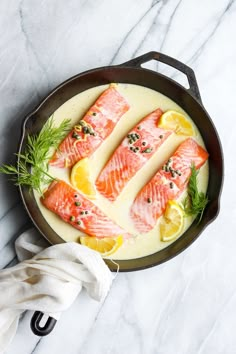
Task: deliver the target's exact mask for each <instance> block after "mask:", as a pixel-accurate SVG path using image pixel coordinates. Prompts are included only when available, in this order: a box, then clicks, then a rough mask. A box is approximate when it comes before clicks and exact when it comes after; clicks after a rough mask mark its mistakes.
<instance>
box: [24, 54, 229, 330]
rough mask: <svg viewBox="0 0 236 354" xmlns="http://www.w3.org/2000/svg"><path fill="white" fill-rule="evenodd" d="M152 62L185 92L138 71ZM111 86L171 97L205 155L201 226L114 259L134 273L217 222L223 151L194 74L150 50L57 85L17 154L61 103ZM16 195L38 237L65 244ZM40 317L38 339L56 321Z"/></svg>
mask: <svg viewBox="0 0 236 354" xmlns="http://www.w3.org/2000/svg"><path fill="white" fill-rule="evenodd" d="M153 59H154V60H156V61H159V62H162V63H165V64H167V65H170V66H172V67H174V68H175V69H177V70H179V71H181V72H183V73H184V74H185V75H186V76H187V79H188V83H189V89H185V88H184V87H183V86H181V85H180V84H178V83H177V82H175V81H174V80H172V79H170V78H168V77H166V76H164V75H162V74H160V73H157V72H154V71H152V70H148V69H144V68H142V67H141V64H143V63H146V62H148V61H151V60H153ZM111 82H118V83H132V84H137V85H141V86H145V87H149V88H151V89H153V90H156V91H158V92H161V93H162V94H164V95H166V96H168V97H169V98H171V99H172V100H173V101H175V102H176V103H177V104H178V105H179V106H181V107H182V108H183V109H184V110H185V111H186V112H187V113H188V114H189V116H190V117H191V118H192V119H193V121H194V122H195V124H196V125H197V127H198V129H199V131H200V133H201V135H202V137H203V139H204V142H205V145H206V149H207V151H208V152H209V154H210V157H209V185H208V190H207V194H208V197H209V200H210V202H209V204H208V206H207V208H206V210H205V212H204V215H203V218H202V220H201V223H200V224H197V223H196V222H194V223H193V224H192V225H191V227H190V228H189V229H188V230H187V231H186V232H185V233H184V234H183V235H182V236H181V237H180V238H179V239H177V240H176V241H175V242H174V243H172V244H171V245H169V246H168V247H166V248H165V249H163V250H161V251H159V252H156V253H154V254H152V255H149V256H145V257H142V258H138V259H132V260H122V261H116V262H117V263H119V266H120V271H134V270H139V269H144V268H148V267H153V266H155V265H158V264H160V263H162V262H165V261H167V260H169V259H171V258H172V257H174V256H176V255H178V254H179V253H180V252H181V251H183V250H184V249H185V248H187V247H188V246H189V245H190V244H191V243H192V242H193V241H195V240H196V238H197V237H198V236H199V235H200V234H201V232H202V231H203V230H204V229H205V227H206V226H207V225H208V224H209V223H210V222H212V221H213V220H214V219H215V218H216V216H217V215H218V212H219V199H220V194H221V188H222V183H223V153H222V148H221V144H220V140H219V137H218V134H217V132H216V129H215V127H214V125H213V123H212V120H211V118H210V117H209V115H208V114H207V112H206V110H205V109H204V107H203V105H202V101H201V97H200V93H199V89H198V85H197V81H196V78H195V74H194V72H193V70H192V69H191V68H189V67H188V66H186V65H185V64H183V63H181V62H179V61H178V60H176V59H174V58H171V57H169V56H167V55H164V54H162V53H158V52H149V53H147V54H144V55H142V56H140V57H137V58H135V59H132V60H130V61H128V62H126V63H123V64H121V65H116V66H108V67H102V68H97V69H92V70H89V71H86V72H84V73H82V74H79V75H76V76H74V77H72V78H71V79H69V80H67V81H65V82H64V83H62V84H61V85H60V86H58V87H57V88H56V89H55V90H54V91H52V92H51V93H50V94H49V95H48V96H47V97H46V98H45V99H44V100H43V101H42V102H41V103H40V104H39V106H38V107H37V108H36V109H35V110H34V111H33V112H31V114H30V115H29V116H28V117H27V118H26V119H25V121H24V124H23V133H22V139H21V142H20V148H19V152H21V151H23V150H24V147H25V144H26V137H27V135H28V134H32V133H33V134H35V133H37V132H39V131H40V130H41V128H42V127H43V125H44V123H45V122H46V120H47V119H48V117H50V116H51V115H52V113H53V112H54V111H55V110H56V109H57V108H58V107H60V106H61V105H62V104H63V103H64V102H66V101H67V100H69V99H70V98H71V97H73V96H75V95H76V94H78V93H80V92H82V91H84V90H87V89H89V88H92V87H95V86H99V85H103V84H108V83H111ZM20 193H21V197H22V200H23V203H24V206H25V208H26V210H27V212H28V214H29V216H30V217H31V219H32V221H33V223H34V224H35V226H36V227H37V228H38V230H39V231H40V232H41V234H42V235H43V236H44V237H45V238H46V239H47V240H48V241H49V242H50V243H52V244H56V243H62V242H64V241H63V239H62V238H61V237H59V236H58V235H57V234H56V233H55V232H54V231H53V229H52V228H51V227H50V226H49V225H48V224H47V222H46V221H45V219H44V217H43V216H42V214H41V212H40V210H39V208H38V206H37V203H36V201H35V199H34V196H33V194H32V193H30V192H29V190H28V189H27V188H25V187H20ZM106 263H107V265H108V266H109V268H110V269H111V270H112V271H114V270H116V269H115V267H114V264H113V263H111V262H110V261H109V260H106ZM42 316H43V314H42V313H41V312H35V314H34V315H33V317H32V321H31V328H32V330H33V332H34V333H35V334H37V335H40V336H43V335H47V334H48V333H50V332H51V330H52V329H53V327H54V325H55V323H56V320H54V319H53V318H51V317H49V319H48V321H47V322H46V324H45V325H44V326H43V327H40V320H41V318H42Z"/></svg>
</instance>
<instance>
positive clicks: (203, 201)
mask: <svg viewBox="0 0 236 354" xmlns="http://www.w3.org/2000/svg"><path fill="white" fill-rule="evenodd" d="M198 172H199V171H197V170H196V167H195V165H192V166H191V176H190V179H189V182H188V189H187V193H188V195H187V197H186V198H185V200H184V203H183V206H184V211H185V214H186V215H193V216H196V217H197V218H198V222H200V221H201V219H202V215H203V212H204V210H205V207H206V205H207V203H208V202H209V200H208V197H207V196H206V195H205V194H204V193H203V192H199V190H198V185H197V175H198Z"/></svg>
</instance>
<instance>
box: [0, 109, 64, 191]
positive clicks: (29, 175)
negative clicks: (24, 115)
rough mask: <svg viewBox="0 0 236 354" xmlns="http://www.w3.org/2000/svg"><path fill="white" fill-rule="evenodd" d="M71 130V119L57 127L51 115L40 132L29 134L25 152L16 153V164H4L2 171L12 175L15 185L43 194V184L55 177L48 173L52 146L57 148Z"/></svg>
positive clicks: (0, 168) (0, 170) (0, 169)
mask: <svg viewBox="0 0 236 354" xmlns="http://www.w3.org/2000/svg"><path fill="white" fill-rule="evenodd" d="M69 130H70V120H69V119H65V120H63V121H62V123H61V124H60V125H59V126H58V127H55V126H54V125H53V116H52V117H50V118H49V119H48V121H47V122H46V123H45V124H44V126H43V128H42V129H41V131H40V132H39V134H34V135H28V136H27V143H26V146H25V149H24V152H22V153H16V154H15V155H16V156H17V163H16V166H14V165H5V164H4V165H2V166H1V167H0V173H5V174H7V175H11V178H10V179H11V180H12V181H13V182H14V183H15V185H17V186H23V185H24V186H28V187H29V188H30V189H31V190H32V189H35V190H36V191H37V192H38V193H39V194H40V195H42V194H43V192H42V186H45V185H48V184H49V183H51V182H52V181H53V180H54V179H55V178H54V177H53V176H51V175H50V174H48V161H49V159H50V158H51V155H52V152H51V151H52V150H51V148H57V146H58V145H59V143H60V142H61V140H62V139H63V138H64V137H65V135H66V134H67V133H68V131H69Z"/></svg>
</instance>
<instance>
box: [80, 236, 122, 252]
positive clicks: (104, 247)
mask: <svg viewBox="0 0 236 354" xmlns="http://www.w3.org/2000/svg"><path fill="white" fill-rule="evenodd" d="M80 243H81V245H84V246H87V247H89V248H91V249H93V250H95V251H97V252H99V253H101V256H102V257H107V256H110V255H111V254H112V253H114V252H115V251H117V250H118V248H119V247H120V246H121V245H122V244H123V237H122V236H121V235H120V236H117V237H103V238H97V237H93V236H81V237H80Z"/></svg>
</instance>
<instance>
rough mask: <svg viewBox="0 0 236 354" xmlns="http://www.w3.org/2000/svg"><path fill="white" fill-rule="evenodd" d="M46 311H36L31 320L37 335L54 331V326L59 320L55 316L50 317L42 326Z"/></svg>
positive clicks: (45, 334)
mask: <svg viewBox="0 0 236 354" xmlns="http://www.w3.org/2000/svg"><path fill="white" fill-rule="evenodd" d="M43 316H44V313H43V312H41V311H35V313H34V314H33V316H32V318H31V322H30V327H31V330H32V332H33V333H34V334H36V336H40V337H43V336H47V335H48V334H49V333H51V332H52V330H53V328H54V327H55V324H56V323H57V320H55V318H53V317H48V319H47V322H46V323H45V325H44V326H43V327H41V326H40V321H41V319H42V318H43Z"/></svg>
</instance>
